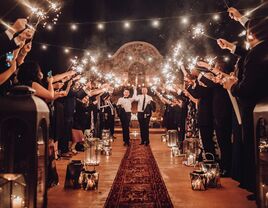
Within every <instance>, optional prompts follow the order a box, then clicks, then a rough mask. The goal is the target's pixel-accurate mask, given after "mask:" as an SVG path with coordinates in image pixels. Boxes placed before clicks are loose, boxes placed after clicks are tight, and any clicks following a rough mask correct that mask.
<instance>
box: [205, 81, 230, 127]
mask: <svg viewBox="0 0 268 208" xmlns="http://www.w3.org/2000/svg"><path fill="white" fill-rule="evenodd" d="M200 81H201V82H203V83H204V84H205V85H206V86H207V87H209V88H211V89H212V106H213V117H214V119H215V122H216V123H222V122H225V121H227V122H231V121H230V120H229V119H231V118H232V103H231V100H230V97H229V95H228V92H227V91H226V90H225V89H224V88H223V87H222V86H221V85H220V84H216V83H214V82H213V81H211V80H210V79H208V78H206V77H205V76H202V77H201V79H200Z"/></svg>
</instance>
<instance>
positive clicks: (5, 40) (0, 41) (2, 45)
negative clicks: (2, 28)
mask: <svg viewBox="0 0 268 208" xmlns="http://www.w3.org/2000/svg"><path fill="white" fill-rule="evenodd" d="M17 48H18V46H17V45H16V43H15V42H14V40H10V39H9V37H8V36H7V34H6V33H5V32H2V33H0V56H3V55H4V54H5V53H8V52H11V51H13V50H15V49H17Z"/></svg>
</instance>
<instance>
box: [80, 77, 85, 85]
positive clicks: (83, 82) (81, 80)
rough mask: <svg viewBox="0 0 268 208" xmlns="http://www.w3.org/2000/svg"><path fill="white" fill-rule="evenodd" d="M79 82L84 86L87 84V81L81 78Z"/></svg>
mask: <svg viewBox="0 0 268 208" xmlns="http://www.w3.org/2000/svg"><path fill="white" fill-rule="evenodd" d="M79 82H80V83H81V84H86V83H87V79H86V78H85V77H82V78H81V79H80V80H79Z"/></svg>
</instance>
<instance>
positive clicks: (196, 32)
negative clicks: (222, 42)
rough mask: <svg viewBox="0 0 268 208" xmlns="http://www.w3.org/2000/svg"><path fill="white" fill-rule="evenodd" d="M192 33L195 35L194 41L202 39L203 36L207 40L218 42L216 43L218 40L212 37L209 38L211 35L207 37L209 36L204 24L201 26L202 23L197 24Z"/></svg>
mask: <svg viewBox="0 0 268 208" xmlns="http://www.w3.org/2000/svg"><path fill="white" fill-rule="evenodd" d="M192 33H193V36H192V38H193V39H196V38H199V37H201V36H205V37H207V38H209V39H212V40H216V41H217V39H216V38H214V37H211V36H209V35H207V34H206V33H205V27H204V25H202V24H200V23H199V24H197V25H196V26H194V27H193V28H192Z"/></svg>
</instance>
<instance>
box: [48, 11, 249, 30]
mask: <svg viewBox="0 0 268 208" xmlns="http://www.w3.org/2000/svg"><path fill="white" fill-rule="evenodd" d="M239 11H243V12H244V13H245V16H249V15H250V13H251V10H248V9H240V10H239ZM226 13H228V12H227V11H226V10H225V11H219V12H208V13H201V14H200V13H199V14H189V15H180V16H169V17H159V18H144V19H132V20H111V21H97V22H59V23H58V25H67V26H69V27H70V29H71V30H72V31H77V30H78V28H79V27H80V26H84V25H95V27H96V29H97V30H99V31H104V30H105V28H106V26H107V25H108V24H118V23H119V24H122V28H123V29H125V30H130V29H131V28H132V27H133V25H134V23H136V22H149V23H150V25H151V26H152V28H156V29H157V28H160V26H161V22H163V21H167V20H178V21H179V22H180V23H181V24H182V25H188V24H190V19H191V18H192V17H201V16H211V19H212V21H215V22H218V21H220V20H221V15H222V14H226ZM45 28H46V29H47V30H52V29H53V24H47V25H46V27H45Z"/></svg>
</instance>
